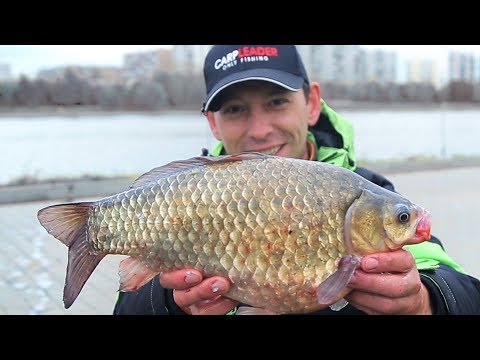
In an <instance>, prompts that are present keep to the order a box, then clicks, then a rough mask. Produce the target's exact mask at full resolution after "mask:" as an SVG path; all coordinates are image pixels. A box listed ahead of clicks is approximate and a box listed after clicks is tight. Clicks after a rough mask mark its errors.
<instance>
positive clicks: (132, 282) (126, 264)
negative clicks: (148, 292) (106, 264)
mask: <svg viewBox="0 0 480 360" xmlns="http://www.w3.org/2000/svg"><path fill="white" fill-rule="evenodd" d="M157 274H159V271H158V270H152V269H151V268H149V267H148V266H146V265H145V264H144V263H142V262H141V261H140V260H138V259H134V258H131V257H128V258H126V259H123V260H122V261H121V262H120V268H119V270H118V275H119V276H120V287H119V289H118V290H119V291H135V290H137V289H139V288H141V287H142V286H143V285H145V284H146V283H147V282H149V281H150V280H151V279H152V278H153V277H154V276H155V275H157Z"/></svg>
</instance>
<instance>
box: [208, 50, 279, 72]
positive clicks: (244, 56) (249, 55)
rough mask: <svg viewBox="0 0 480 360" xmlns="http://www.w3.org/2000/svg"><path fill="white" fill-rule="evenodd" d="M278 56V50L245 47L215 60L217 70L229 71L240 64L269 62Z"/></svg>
mask: <svg viewBox="0 0 480 360" xmlns="http://www.w3.org/2000/svg"><path fill="white" fill-rule="evenodd" d="M273 56H278V49H277V48H275V47H269V46H265V47H263V46H252V47H249V46H244V47H241V48H239V49H237V50H233V51H232V52H230V53H228V54H227V55H225V56H222V57H221V58H219V59H217V60H215V62H214V65H213V66H214V67H215V70H220V69H222V70H227V69H229V68H231V67H234V66H235V65H237V64H238V62H239V61H240V63H246V62H258V61H269V60H270V57H273Z"/></svg>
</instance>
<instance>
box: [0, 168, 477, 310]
mask: <svg viewBox="0 0 480 360" xmlns="http://www.w3.org/2000/svg"><path fill="white" fill-rule="evenodd" d="M388 177H389V178H390V179H391V180H393V181H394V183H395V184H396V187H397V190H398V191H399V192H400V193H402V194H403V195H405V196H407V197H409V198H410V199H411V200H413V201H414V202H417V203H418V204H420V205H423V206H425V207H426V208H427V209H429V210H430V211H431V212H432V216H433V230H432V233H433V234H435V235H437V236H438V237H439V238H440V239H441V240H442V241H443V242H444V243H445V246H446V248H447V250H448V252H449V253H450V255H451V256H452V257H454V258H455V259H456V260H457V261H458V262H459V263H460V265H462V266H463V267H464V268H465V270H467V271H468V272H469V273H471V274H472V275H474V276H476V277H480V262H479V261H478V259H479V257H478V254H480V241H479V239H478V238H477V237H478V231H477V229H476V225H477V224H478V221H479V220H478V219H479V211H478V204H479V200H480V191H479V189H478V184H480V167H472V168H454V169H450V170H435V171H425V172H410V173H404V174H392V175H389V176H388ZM75 200H78V199H75ZM85 200H88V199H85ZM58 202H60V201H54V200H53V201H45V202H27V203H21V204H8V205H0V248H1V249H2V251H0V294H1V295H0V314H22V315H23V314H41V315H43V314H45V315H49V314H69V315H77V314H96V315H103V314H105V315H108V314H111V313H112V309H113V304H114V302H115V296H116V290H117V288H118V275H117V269H118V264H119V262H120V260H121V259H122V258H123V257H122V256H113V255H112V256H107V257H105V258H104V259H103V260H102V261H101V262H100V264H99V266H98V267H97V269H96V270H95V271H94V273H93V274H92V275H91V277H90V279H89V280H88V281H87V283H86V284H85V287H84V288H83V290H82V292H81V293H80V295H79V297H78V298H77V300H76V301H75V303H74V304H73V305H72V306H71V307H70V308H69V309H68V310H66V309H64V307H63V303H62V292H63V285H64V277H65V270H66V262H67V248H66V247H65V246H64V245H63V244H62V243H60V242H59V241H58V240H56V239H55V238H53V237H52V236H51V235H48V234H47V232H46V231H45V230H44V229H43V228H42V227H41V226H40V224H39V223H38V220H37V218H36V213H37V211H38V210H39V209H41V208H43V207H44V206H47V205H50V204H54V203H58Z"/></svg>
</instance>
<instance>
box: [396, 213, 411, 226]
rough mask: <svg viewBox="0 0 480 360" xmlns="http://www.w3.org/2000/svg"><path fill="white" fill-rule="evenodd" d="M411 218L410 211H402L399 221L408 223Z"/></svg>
mask: <svg viewBox="0 0 480 360" xmlns="http://www.w3.org/2000/svg"><path fill="white" fill-rule="evenodd" d="M408 219H410V214H409V213H408V212H402V213H400V214H398V221H400V222H401V223H406V222H407V221H408Z"/></svg>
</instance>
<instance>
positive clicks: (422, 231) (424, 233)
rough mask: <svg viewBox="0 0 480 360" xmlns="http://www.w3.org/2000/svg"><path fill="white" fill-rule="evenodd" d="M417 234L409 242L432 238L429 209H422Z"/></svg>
mask: <svg viewBox="0 0 480 360" xmlns="http://www.w3.org/2000/svg"><path fill="white" fill-rule="evenodd" d="M419 218H420V220H419V221H418V224H417V228H416V230H415V235H414V236H412V237H411V238H410V239H409V240H408V242H407V243H408V244H418V243H421V242H422V241H425V240H430V237H431V235H430V230H431V227H432V221H431V215H430V213H429V212H428V211H426V210H423V209H420V211H419Z"/></svg>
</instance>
